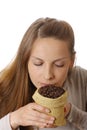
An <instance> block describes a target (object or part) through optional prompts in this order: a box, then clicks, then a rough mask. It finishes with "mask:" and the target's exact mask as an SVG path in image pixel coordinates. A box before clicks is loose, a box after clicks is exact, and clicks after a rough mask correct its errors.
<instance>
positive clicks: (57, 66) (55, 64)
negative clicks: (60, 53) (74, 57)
mask: <svg viewBox="0 0 87 130" xmlns="http://www.w3.org/2000/svg"><path fill="white" fill-rule="evenodd" d="M55 65H56V66H57V67H60V68H61V67H63V66H64V64H62V65H58V64H55Z"/></svg>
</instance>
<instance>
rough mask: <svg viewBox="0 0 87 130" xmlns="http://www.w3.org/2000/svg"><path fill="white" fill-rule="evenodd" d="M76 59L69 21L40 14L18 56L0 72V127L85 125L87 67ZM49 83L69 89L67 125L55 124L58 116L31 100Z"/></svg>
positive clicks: (23, 128) (63, 129) (24, 129)
mask: <svg viewBox="0 0 87 130" xmlns="http://www.w3.org/2000/svg"><path fill="white" fill-rule="evenodd" d="M74 60H75V50H74V32H73V29H72V27H71V26H70V25H69V24H68V23H67V22H65V21H58V20H57V19H53V18H40V19H38V20H36V21H35V22H34V23H32V25H31V26H30V27H29V29H28V30H27V31H26V33H25V35H24V37H23V39H22V41H21V44H20V46H19V49H18V52H17V55H16V57H15V59H14V60H13V62H12V63H11V64H10V65H9V66H8V67H7V68H5V69H4V70H3V71H2V72H1V73H0V118H1V120H0V128H2V129H3V130H7V128H8V130H11V129H12V130H16V129H20V130H30V129H36V128H39V129H41V128H44V129H45V128H46V129H47V128H48V129H53V130H55V129H61V130H66V129H67V130H69V129H70V130H71V129H72V130H77V129H78V130H80V129H86V128H87V126H86V121H85V122H84V119H86V116H87V114H86V111H87V106H86V104H87V101H86V99H87V92H86V91H87V90H86V80H87V71H86V70H84V69H82V68H80V67H74ZM46 85H55V86H60V87H63V88H64V89H65V90H67V91H68V93H69V96H68V102H69V103H68V104H66V106H65V108H66V112H65V118H66V119H67V124H66V126H61V127H56V128H52V127H54V125H53V123H54V120H55V118H54V117H52V116H48V113H49V112H50V110H48V109H47V108H45V107H42V106H40V105H38V104H36V103H34V102H33V100H32V95H33V93H34V91H35V90H36V88H40V87H41V86H46ZM83 111H85V112H83ZM79 115H80V116H79ZM83 117H84V118H83Z"/></svg>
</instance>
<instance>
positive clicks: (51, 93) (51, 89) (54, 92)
mask: <svg viewBox="0 0 87 130" xmlns="http://www.w3.org/2000/svg"><path fill="white" fill-rule="evenodd" d="M38 92H39V93H40V94H41V95H42V96H44V97H48V98H57V97H60V96H61V95H62V94H63V93H64V92H65V90H64V89H63V88H61V87H56V86H53V85H48V86H44V87H41V88H39V90H38Z"/></svg>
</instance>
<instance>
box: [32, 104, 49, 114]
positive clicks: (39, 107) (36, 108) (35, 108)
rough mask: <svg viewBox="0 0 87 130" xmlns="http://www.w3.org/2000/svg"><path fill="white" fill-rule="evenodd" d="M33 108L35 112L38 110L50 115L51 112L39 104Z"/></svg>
mask: <svg viewBox="0 0 87 130" xmlns="http://www.w3.org/2000/svg"><path fill="white" fill-rule="evenodd" d="M31 108H32V109H34V110H38V111H40V112H43V113H49V112H50V110H49V109H48V108H46V107H44V106H41V105H39V104H36V103H32V104H31Z"/></svg>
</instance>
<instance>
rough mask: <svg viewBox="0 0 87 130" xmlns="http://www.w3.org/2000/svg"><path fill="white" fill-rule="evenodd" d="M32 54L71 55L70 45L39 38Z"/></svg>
mask: <svg viewBox="0 0 87 130" xmlns="http://www.w3.org/2000/svg"><path fill="white" fill-rule="evenodd" d="M31 54H35V55H36V54H37V55H38V54H40V55H52V54H54V55H60V56H61V55H66V56H67V55H69V49H68V43H67V42H66V41H62V40H58V39H54V38H38V39H36V41H35V42H34V43H33V46H32V50H31Z"/></svg>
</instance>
